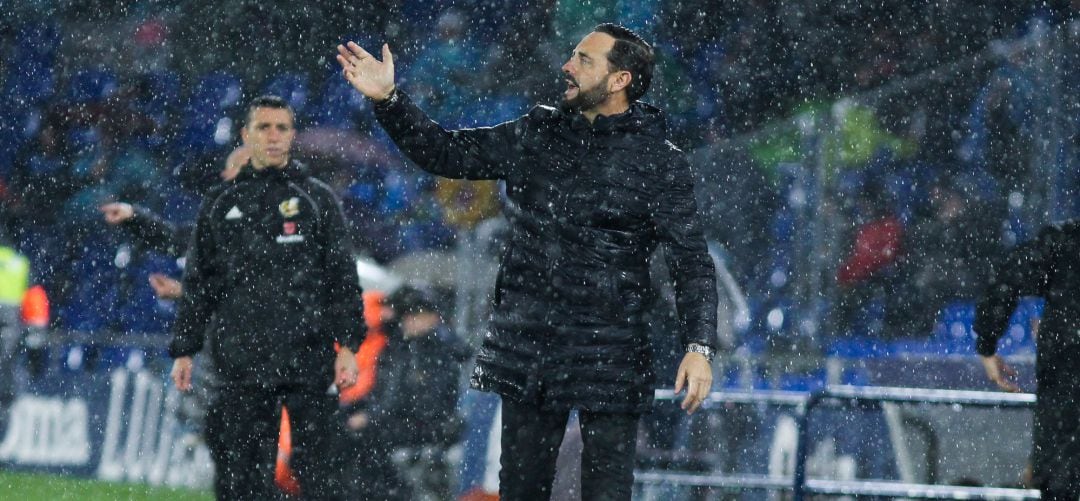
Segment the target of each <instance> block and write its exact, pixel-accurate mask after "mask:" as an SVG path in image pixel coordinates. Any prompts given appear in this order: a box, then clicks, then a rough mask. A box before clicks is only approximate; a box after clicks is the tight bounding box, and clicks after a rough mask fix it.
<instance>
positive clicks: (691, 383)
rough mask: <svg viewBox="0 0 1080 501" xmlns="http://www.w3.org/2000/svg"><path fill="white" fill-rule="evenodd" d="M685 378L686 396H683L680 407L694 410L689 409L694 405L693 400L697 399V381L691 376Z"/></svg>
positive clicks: (688, 410) (685, 409)
mask: <svg viewBox="0 0 1080 501" xmlns="http://www.w3.org/2000/svg"><path fill="white" fill-rule="evenodd" d="M687 379H688V381H687V384H686V397H684V398H683V401H682V405H681V406H680V407H682V409H683V410H684V411H687V412H694V411H693V410H691V408H693V407H696V405H695V404H694V403H693V402H694V401H695V400H697V387H698V382H697V381H696V380H695V379H694V378H691V377H688V378H687Z"/></svg>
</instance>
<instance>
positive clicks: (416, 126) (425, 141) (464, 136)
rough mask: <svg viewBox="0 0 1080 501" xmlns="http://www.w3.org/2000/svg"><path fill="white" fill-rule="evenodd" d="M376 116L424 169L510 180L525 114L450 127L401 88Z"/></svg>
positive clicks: (446, 174)
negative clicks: (489, 122) (470, 126)
mask: <svg viewBox="0 0 1080 501" xmlns="http://www.w3.org/2000/svg"><path fill="white" fill-rule="evenodd" d="M375 117H376V118H377V119H378V121H379V124H380V125H381V126H382V127H383V129H384V130H386V133H387V134H389V135H390V138H391V139H393V140H394V143H395V144H397V146H398V148H399V149H401V151H402V152H403V153H404V154H405V156H407V157H409V159H410V160H412V161H413V162H415V163H416V164H417V165H418V166H419V167H420V168H421V169H424V170H426V171H428V172H430V173H432V174H435V175H438V176H443V177H449V178H454V179H473V180H477V179H506V178H507V176H508V175H509V171H510V170H511V169H512V168H513V165H514V162H515V161H516V159H517V158H518V157H519V156H520V154H519V153H515V150H516V149H517V148H518V146H519V138H520V137H521V135H522V134H523V130H524V126H525V123H524V122H525V119H524V118H523V119H518V120H515V121H511V122H505V123H502V124H499V125H496V126H494V127H478V128H475V129H459V130H454V131H448V130H446V129H443V128H442V127H441V126H440V125H439V124H437V123H435V122H434V121H432V120H431V119H430V118H428V116H427V115H426V114H425V113H424V112H423V110H421V109H420V108H419V107H418V106H416V104H414V103H413V102H412V100H411V99H409V96H408V95H407V94H405V93H404V92H402V91H401V90H395V91H394V94H393V95H392V96H391V97H390V98H389V99H387V101H386V102H383V103H378V104H376V105H375Z"/></svg>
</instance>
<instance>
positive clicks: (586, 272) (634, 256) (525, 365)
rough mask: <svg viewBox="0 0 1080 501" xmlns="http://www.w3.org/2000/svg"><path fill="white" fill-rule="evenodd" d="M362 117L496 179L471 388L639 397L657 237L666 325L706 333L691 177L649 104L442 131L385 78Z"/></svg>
mask: <svg viewBox="0 0 1080 501" xmlns="http://www.w3.org/2000/svg"><path fill="white" fill-rule="evenodd" d="M376 116H377V118H378V120H379V123H380V124H381V125H382V127H383V128H384V129H385V130H386V131H387V133H388V134H389V135H390V137H391V138H393V140H394V141H395V142H396V143H397V145H398V147H399V148H400V149H401V150H402V152H404V153H405V154H406V155H407V156H408V157H409V158H410V159H412V160H413V161H414V162H416V164H418V165H419V166H420V167H421V168H423V169H425V170H427V171H429V172H431V173H433V174H437V175H440V176H445V177H451V178H464V179H500V180H503V181H505V183H506V192H507V204H506V206H507V207H506V212H507V216H508V219H509V221H510V227H511V230H510V232H511V235H510V238H509V242H508V245H507V250H506V253H505V254H504V255H503V257H502V264H501V268H500V272H499V276H498V280H497V284H496V287H497V290H496V293H495V307H494V318H493V322H492V326H493V327H492V331H491V332H489V333H487V335H486V337H485V339H484V342H483V347H482V348H481V351H480V354H479V356H478V358H477V364H476V369H475V371H474V373H473V377H472V385H473V387H475V388H478V389H481V390H489V391H494V392H496V393H499V394H501V395H503V396H504V397H507V398H513V399H516V400H527V401H532V402H537V403H539V404H540V405H542V406H543V407H545V408H549V409H564V408H572V407H578V408H582V409H585V410H593V411H601V412H640V411H644V410H646V409H647V408H648V407H649V405H650V402H651V401H652V389H653V379H654V377H653V374H652V370H651V362H650V360H649V345H648V329H649V325H648V324H647V322H646V320H645V317H646V315H645V313H646V309H647V306H648V301H647V298H648V297H649V290H648V288H649V266H648V258H649V255H650V254H651V253H652V251H653V250H654V249H655V248H656V246H657V245H660V244H663V245H665V246H666V247H667V249H668V250H669V252H667V255H668V256H669V264H670V267H671V270H672V275H673V278H674V280H675V288H676V291H677V306H678V310H679V318H680V325H681V329H680V332H679V333H672V335H681V336H682V340H683V342H684V343H690V342H697V343H701V344H704V345H708V346H715V345H716V341H715V339H716V301H717V298H716V283H715V280H716V279H715V273H714V269H713V264H712V261H711V260H710V258H709V256H708V253H707V250H706V247H705V240H704V238H703V236H702V230H701V225H700V222H699V218H698V214H697V204H696V202H695V200H694V190H693V177H692V174H691V172H690V169H689V165H688V163H687V161H686V159H685V156H684V155H683V153H682V152H681V151H679V150H678V149H677V148H675V146H674V145H672V144H671V143H670V142H668V141H667V129H666V122H665V119H664V115H663V113H662V112H661V111H660V110H658V109H656V108H654V107H652V106H649V105H646V104H643V103H634V104H633V105H632V106H631V108H630V109H629V110H628V111H627V112H625V113H622V114H619V115H615V116H609V117H603V116H601V117H598V118H597V119H596V120H595V122H594V123H592V124H590V123H589V122H588V120H586V119H585V118H584V117H583V116H582V115H580V114H576V113H573V114H571V113H564V112H562V111H560V110H557V109H554V108H550V107H545V106H537V107H535V108H533V109H532V110H531V111H530V112H529V114H528V115H526V116H523V117H521V118H519V119H517V120H514V121H511V122H506V123H503V124H500V125H497V126H494V127H482V128H476V129H464V130H456V131H447V130H444V129H443V128H441V127H440V126H439V125H438V124H436V123H435V122H433V121H431V120H430V119H428V117H427V116H426V115H425V114H424V113H423V111H421V110H420V109H419V108H418V107H417V106H415V105H414V104H412V102H411V101H410V99H409V97H408V96H407V95H406V94H404V93H403V92H400V91H397V92H396V94H395V96H394V97H393V98H392V99H388V100H387V101H384V102H382V103H380V104H379V105H378V106H377V107H376ZM661 376H662V377H663V378H664V382H665V383H666V384H670V382H668V380H669V379H670V380H671V381H674V376H675V375H674V374H664V375H661Z"/></svg>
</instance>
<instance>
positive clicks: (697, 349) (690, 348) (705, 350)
mask: <svg viewBox="0 0 1080 501" xmlns="http://www.w3.org/2000/svg"><path fill="white" fill-rule="evenodd" d="M686 352H687V353H700V354H702V355H704V356H705V360H708V361H710V362H712V360H713V357H715V356H716V350H714V349H712V348H709V347H708V346H705V345H703V344H698V343H690V344H688V345H686Z"/></svg>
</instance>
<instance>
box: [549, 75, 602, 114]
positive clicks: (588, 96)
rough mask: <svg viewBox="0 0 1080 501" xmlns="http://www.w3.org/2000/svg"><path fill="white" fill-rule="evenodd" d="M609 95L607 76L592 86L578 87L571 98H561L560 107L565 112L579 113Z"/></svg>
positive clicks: (595, 105) (590, 108) (596, 104)
mask: <svg viewBox="0 0 1080 501" xmlns="http://www.w3.org/2000/svg"><path fill="white" fill-rule="evenodd" d="M609 95H611V94H610V93H608V91H607V78H604V80H603V81H601V82H599V83H597V84H596V85H594V86H593V87H592V88H590V89H588V90H585V89H582V88H581V87H578V94H577V95H576V96H574V98H573V99H566V98H563V100H562V102H561V103H560V106H559V107H560V108H561V109H562V110H563V112H566V113H581V112H584V111H589V110H592V109H595V108H596V107H597V106H600V105H601V104H602V103H603V102H604V101H606V100H607V98H608V96H609Z"/></svg>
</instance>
